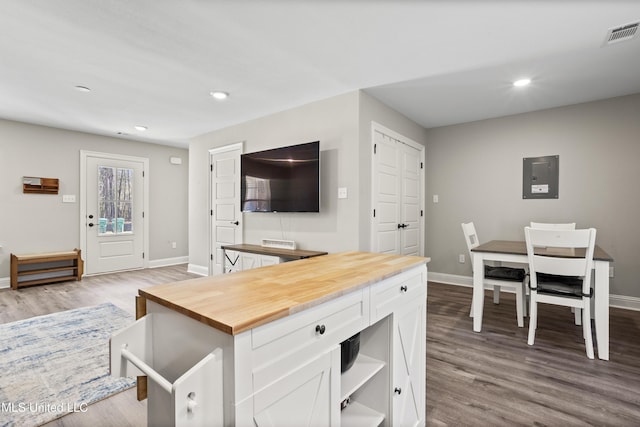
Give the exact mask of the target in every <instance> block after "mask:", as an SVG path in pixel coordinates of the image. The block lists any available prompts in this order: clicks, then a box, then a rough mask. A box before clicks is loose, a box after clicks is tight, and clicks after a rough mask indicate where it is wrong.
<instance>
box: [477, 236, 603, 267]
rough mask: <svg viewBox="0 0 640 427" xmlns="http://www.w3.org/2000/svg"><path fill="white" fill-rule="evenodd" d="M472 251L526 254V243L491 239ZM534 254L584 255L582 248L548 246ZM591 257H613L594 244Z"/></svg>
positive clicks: (598, 258) (600, 258)
mask: <svg viewBox="0 0 640 427" xmlns="http://www.w3.org/2000/svg"><path fill="white" fill-rule="evenodd" d="M471 251H472V252H491V253H498V254H515V255H526V254H527V244H526V243H525V241H524V240H517V241H516V240H491V241H489V242H487V243H483V244H481V245H479V246H476V247H475V248H473V249H471ZM535 252H536V254H540V255H549V256H553V255H556V256H564V257H566V256H569V257H571V256H576V257H580V256H584V249H575V250H574V249H571V250H570V251H562V250H559V249H555V250H554V249H553V248H550V249H549V250H538V249H536V251H535ZM593 259H594V260H598V261H609V262H612V261H613V258H611V255H609V254H608V253H606V252H605V251H604V250H603V249H602V248H601V247H600V246H598V245H596V247H595V249H594V251H593Z"/></svg>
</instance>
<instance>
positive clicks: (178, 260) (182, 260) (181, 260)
mask: <svg viewBox="0 0 640 427" xmlns="http://www.w3.org/2000/svg"><path fill="white" fill-rule="evenodd" d="M188 262H189V257H188V256H180V257H175V258H164V259H154V260H152V261H149V268H158V267H168V266H170V265H178V264H186V263H188Z"/></svg>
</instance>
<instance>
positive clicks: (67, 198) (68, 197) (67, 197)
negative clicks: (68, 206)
mask: <svg viewBox="0 0 640 427" xmlns="http://www.w3.org/2000/svg"><path fill="white" fill-rule="evenodd" d="M75 202H76V195H75V194H63V195H62V203H75Z"/></svg>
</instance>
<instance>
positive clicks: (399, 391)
mask: <svg viewBox="0 0 640 427" xmlns="http://www.w3.org/2000/svg"><path fill="white" fill-rule="evenodd" d="M393 392H394V393H395V394H402V389H401V388H400V387H396V388H394V389H393Z"/></svg>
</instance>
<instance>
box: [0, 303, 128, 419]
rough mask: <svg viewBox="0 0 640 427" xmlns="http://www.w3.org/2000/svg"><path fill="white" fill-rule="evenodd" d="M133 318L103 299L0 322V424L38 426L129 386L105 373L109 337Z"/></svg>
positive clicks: (84, 408)
mask: <svg viewBox="0 0 640 427" xmlns="http://www.w3.org/2000/svg"><path fill="white" fill-rule="evenodd" d="M133 321H134V319H133V316H131V315H129V314H128V313H127V312H125V311H124V310H122V309H120V308H118V307H116V306H115V305H113V304H110V303H106V304H101V305H97V306H93V307H85V308H79V309H75V310H69V311H63V312H60V313H54V314H49V315H46V316H38V317H32V318H30V319H26V320H20V321H18V322H12V323H6V324H3V325H0V405H1V406H0V426H2V427H9V426H11V427H13V426H20V427H22V426H38V425H41V424H44V423H46V422H49V421H51V420H54V419H56V418H58V417H61V416H63V415H66V414H68V413H71V412H83V411H87V410H89V409H88V405H90V404H91V403H94V402H97V401H98V400H101V399H104V398H105V397H108V396H110V395H112V394H114V393H118V392H120V391H123V390H126V389H128V388H130V387H132V386H133V385H134V384H135V379H134V378H116V377H111V376H110V375H109V338H110V336H111V334H112V333H113V332H115V331H117V330H119V329H121V328H123V327H125V326H127V325H130V324H131V323H132V322H133Z"/></svg>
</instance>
